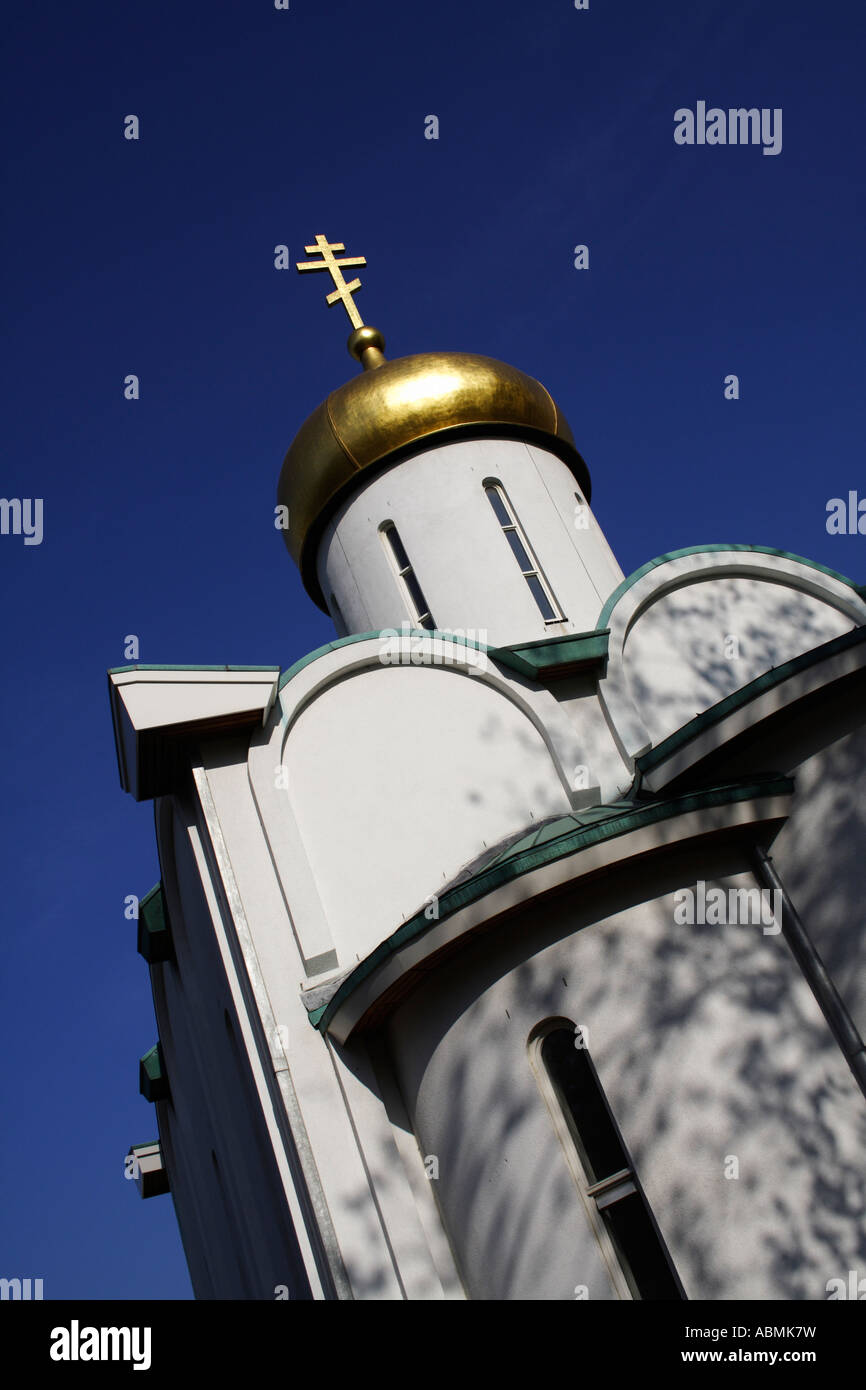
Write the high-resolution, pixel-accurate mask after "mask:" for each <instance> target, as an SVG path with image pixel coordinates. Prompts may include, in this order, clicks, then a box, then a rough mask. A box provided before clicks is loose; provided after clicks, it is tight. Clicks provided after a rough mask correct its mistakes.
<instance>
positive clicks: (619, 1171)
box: [536, 1022, 686, 1299]
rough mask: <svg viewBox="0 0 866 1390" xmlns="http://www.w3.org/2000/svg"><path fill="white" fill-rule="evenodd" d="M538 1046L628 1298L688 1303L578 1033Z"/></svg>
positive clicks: (562, 1032)
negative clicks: (672, 1300) (677, 1300)
mask: <svg viewBox="0 0 866 1390" xmlns="http://www.w3.org/2000/svg"><path fill="white" fill-rule="evenodd" d="M536 1046H537V1049H538V1052H537V1056H538V1058H540V1061H541V1064H542V1067H543V1070H544V1075H545V1077H546V1079H547V1080H548V1082H549V1085H550V1090H551V1092H552V1095H553V1098H554V1099H555V1101H556V1102H557V1105H558V1108H559V1111H560V1114H561V1116H562V1118H563V1119H564V1120H565V1124H566V1127H567V1130H568V1133H569V1135H570V1136H571V1139H572V1141H573V1143H574V1148H575V1151H576V1154H577V1158H578V1160H579V1163H578V1165H574V1166H573V1171H575V1167H576V1168H577V1172H576V1174H575V1175H576V1176H578V1180H579V1181H580V1180H581V1179H582V1182H581V1195H582V1196H583V1198H584V1202H585V1204H586V1207H587V1210H588V1212H589V1214H590V1216H591V1218H592V1219H593V1225H594V1226H596V1228H597V1229H598V1227H599V1226H600V1227H602V1228H603V1229H604V1230H605V1231H606V1233H607V1235H608V1237H609V1239H610V1242H611V1245H612V1247H613V1251H614V1253H615V1256H616V1259H617V1261H618V1263H619V1267H620V1269H621V1271H622V1274H623V1275H624V1276H625V1280H626V1283H627V1285H628V1288H629V1291H630V1292H631V1294H632V1297H633V1298H639V1299H681V1298H685V1297H686V1294H685V1292H684V1290H683V1287H682V1284H681V1283H680V1281H679V1277H678V1275H677V1272H676V1270H675V1268H674V1265H673V1262H672V1260H671V1257H670V1255H669V1253H668V1250H667V1247H666V1246H665V1243H664V1240H663V1239H662V1236H661V1232H660V1231H659V1229H658V1226H657V1225H656V1221H655V1218H654V1216H653V1214H652V1211H651V1209H650V1205H649V1203H648V1201H647V1199H646V1196H645V1194H644V1192H643V1189H642V1187H641V1185H640V1182H639V1180H638V1176H637V1172H636V1170H635V1166H634V1162H633V1160H632V1158H631V1156H630V1155H629V1152H628V1150H627V1148H626V1146H625V1141H624V1139H623V1137H622V1134H621V1133H620V1130H619V1126H618V1125H617V1123H616V1120H615V1119H614V1117H613V1114H612V1113H611V1109H610V1106H609V1105H608V1103H607V1098H606V1097H605V1094H604V1091H603V1090H602V1087H601V1082H600V1081H599V1079H598V1074H597V1072H596V1070H595V1067H594V1066H593V1063H592V1058H591V1057H590V1055H589V1052H588V1050H587V1049H586V1047H584V1046H583V1035H582V1031H581V1030H580V1029H576V1028H574V1027H572V1026H566V1025H565V1023H564V1022H563V1023H562V1024H561V1025H558V1026H557V1025H554V1026H553V1027H551V1028H550V1029H549V1030H548V1031H546V1032H543V1033H541V1034H540V1036H539V1037H538V1038H537V1039H536ZM549 1101H550V1097H549V1096H548V1102H549Z"/></svg>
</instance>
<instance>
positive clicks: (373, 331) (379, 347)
mask: <svg viewBox="0 0 866 1390" xmlns="http://www.w3.org/2000/svg"><path fill="white" fill-rule="evenodd" d="M346 346H347V347H348V349H349V353H350V355H351V356H352V357H354V358H355V359H356V360H357V361H358V362H360V363H361V365H362V366H363V367H366V366H367V364H368V362H370V361H371V359H372V361H373V362H374V363H375V365H376V366H379V365H380V364H381V363H382V362H384V360H385V357H384V353H385V338H384V336H383V334H381V333H380V332H379V330H378V328H372V327H371V326H370V325H369V324H364V325H363V327H361V328H356V329H355V331H354V333H350V334H349V341H348V343H347V344H346ZM371 348H372V349H373V351H372V352H371V353H370V357H367V358H365V354H366V353H367V352H370V349H371Z"/></svg>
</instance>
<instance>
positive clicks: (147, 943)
mask: <svg viewBox="0 0 866 1390" xmlns="http://www.w3.org/2000/svg"><path fill="white" fill-rule="evenodd" d="M137 945H138V954H139V955H140V956H144V959H145V960H146V961H147V963H148V965H154V964H156V962H157V961H164V960H170V959H171V957H172V955H173V948H172V940H171V929H170V927H169V923H168V912H167V910H166V906H165V895H164V893H163V891H162V881H161V880H160V882H159V883H157V884H155V886H154V887H153V888H151V890H150V892H149V893H147V894H146V895H145V897H143V898H142V899H141V901H140V902H139V904H138V942H137Z"/></svg>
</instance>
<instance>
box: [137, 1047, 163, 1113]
mask: <svg viewBox="0 0 866 1390" xmlns="http://www.w3.org/2000/svg"><path fill="white" fill-rule="evenodd" d="M138 1089H139V1091H140V1092H141V1094H142V1095H143V1096H144V1098H145V1100H149V1101H156V1100H166V1099H167V1098H168V1093H169V1092H168V1075H167V1073H166V1070H165V1060H164V1058H163V1055H162V1047H161V1045H160V1044H159V1043H156V1045H155V1046H154V1047H152V1048H151V1049H150V1051H149V1052H145V1054H144V1056H143V1057H140V1058H139V1062H138Z"/></svg>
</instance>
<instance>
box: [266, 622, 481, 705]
mask: <svg viewBox="0 0 866 1390" xmlns="http://www.w3.org/2000/svg"><path fill="white" fill-rule="evenodd" d="M391 633H393V634H394V635H395V636H396V637H439V638H441V639H442V640H443V641H446V642H454V643H455V644H456V645H457V646H458V647H471V648H473V650H475V651H477V652H486V651H488V650H491V651H492V648H488V647H485V645H484V643H483V642H473V641H471V640H470V639H469V638H466V637H456V636H455V635H454V634H453V633H451V632H439V631H438V629H430V628H424V627H412V628H402V629H399V630H398V629H397V628H390V627H384V628H376V630H375V632H357V633H354V634H353V635H352V636H351V637H338V638H336V640H335V641H333V642H326V643H325V645H324V646H323V647H316V649H315V651H312V652H308V653H307V655H306V656H302V657H301V658H300V659H299V660H298V661H296V662H295V663H294V665H293V666H290V667H289V668H288V670H286V671H284V672H283V674H282V676H281V677H280V687H279V688H280V690H282V689H283V687H284V686H285V685H287V684H288V682H289V681H290V680H292V678H293V677H294V676H296V675H298V673H299V672H300V671H303V669H304V667H305V666H309V665H310V663H311V662H312V661H318V660H319V658H320V657H322V656H327V655H328V652H335V651H338V650H339V649H340V648H341V647H351V646H352V645H353V643H355V642H370V641H374V640H375V641H379V642H383V641H385V640H386V634H388V635H390V634H391Z"/></svg>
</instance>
